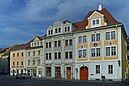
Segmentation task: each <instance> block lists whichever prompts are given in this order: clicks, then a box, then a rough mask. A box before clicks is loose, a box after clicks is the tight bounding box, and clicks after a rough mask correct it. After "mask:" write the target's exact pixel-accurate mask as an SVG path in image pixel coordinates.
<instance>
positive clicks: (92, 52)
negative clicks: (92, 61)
mask: <svg viewBox="0 0 129 86" xmlns="http://www.w3.org/2000/svg"><path fill="white" fill-rule="evenodd" d="M91 57H95V48H93V49H91Z"/></svg>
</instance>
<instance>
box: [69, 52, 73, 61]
mask: <svg viewBox="0 0 129 86" xmlns="http://www.w3.org/2000/svg"><path fill="white" fill-rule="evenodd" d="M69 58H70V59H72V58H73V53H72V51H70V52H69Z"/></svg>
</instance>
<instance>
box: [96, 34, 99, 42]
mask: <svg viewBox="0 0 129 86" xmlns="http://www.w3.org/2000/svg"><path fill="white" fill-rule="evenodd" d="M96 41H100V33H97V34H96Z"/></svg>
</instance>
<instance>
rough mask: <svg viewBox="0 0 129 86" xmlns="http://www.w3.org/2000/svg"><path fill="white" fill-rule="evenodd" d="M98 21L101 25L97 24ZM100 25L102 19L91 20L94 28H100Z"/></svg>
mask: <svg viewBox="0 0 129 86" xmlns="http://www.w3.org/2000/svg"><path fill="white" fill-rule="evenodd" d="M97 20H99V24H97ZM94 21H95V24H93V22H94ZM100 25H101V18H96V19H92V20H91V26H92V27H98V26H100Z"/></svg>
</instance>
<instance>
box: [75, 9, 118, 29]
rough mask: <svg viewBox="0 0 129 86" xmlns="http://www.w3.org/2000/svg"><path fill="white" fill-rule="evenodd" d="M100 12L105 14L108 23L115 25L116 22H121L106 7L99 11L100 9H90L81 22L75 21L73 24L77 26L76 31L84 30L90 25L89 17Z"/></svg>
mask: <svg viewBox="0 0 129 86" xmlns="http://www.w3.org/2000/svg"><path fill="white" fill-rule="evenodd" d="M95 11H97V12H99V13H101V14H103V15H104V19H105V21H106V23H107V25H108V26H109V25H115V24H118V23H120V22H118V21H117V20H116V19H115V18H114V17H113V16H112V15H111V14H110V13H109V12H108V11H107V10H106V9H105V8H103V9H102V10H100V11H98V10H93V11H90V12H89V13H88V14H87V16H86V17H85V18H84V19H83V20H82V21H79V22H75V23H73V26H74V27H75V28H76V29H75V30H74V31H78V30H79V31H80V30H83V29H85V27H86V26H87V25H88V18H89V17H90V16H91V15H92V14H93V13H94V12H95Z"/></svg>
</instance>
